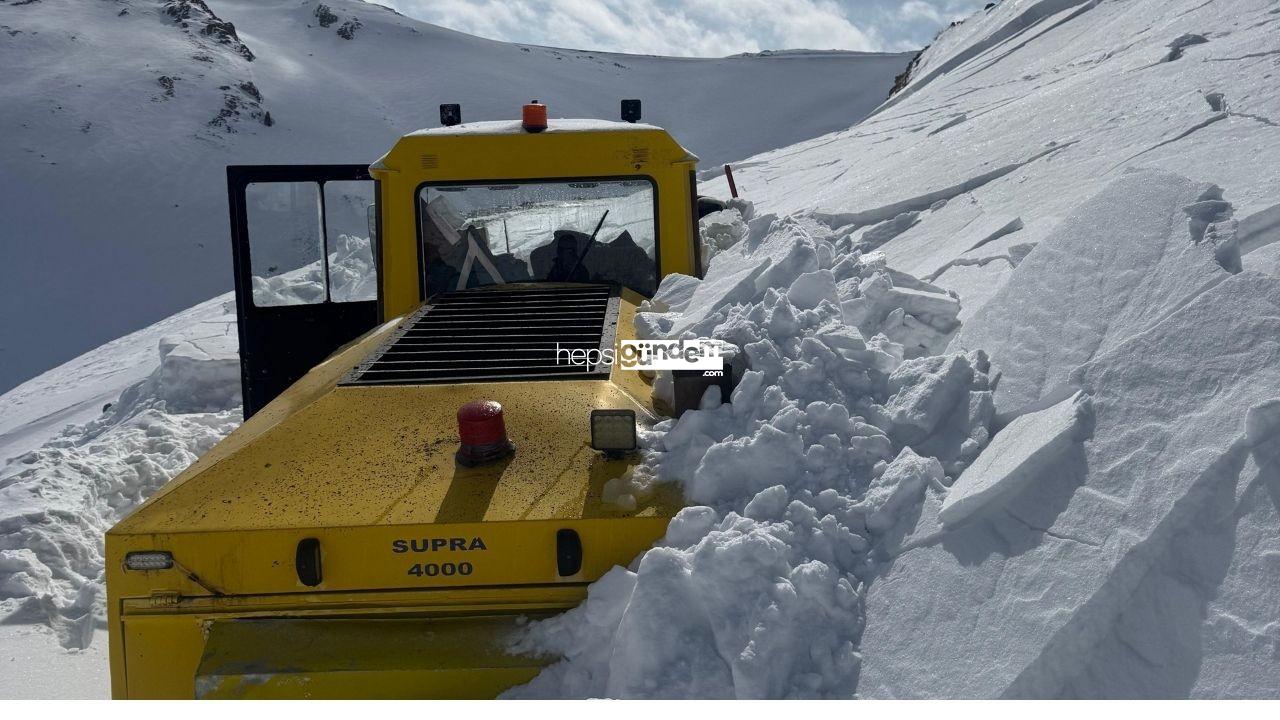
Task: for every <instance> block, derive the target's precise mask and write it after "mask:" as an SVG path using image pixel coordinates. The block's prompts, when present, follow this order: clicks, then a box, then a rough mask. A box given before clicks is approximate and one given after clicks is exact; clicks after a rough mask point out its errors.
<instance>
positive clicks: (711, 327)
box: [0, 0, 1280, 698]
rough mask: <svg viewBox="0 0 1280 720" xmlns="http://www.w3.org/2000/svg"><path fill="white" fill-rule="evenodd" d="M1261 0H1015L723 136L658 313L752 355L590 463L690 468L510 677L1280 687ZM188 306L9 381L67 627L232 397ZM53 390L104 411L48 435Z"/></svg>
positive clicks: (1273, 167)
mask: <svg viewBox="0 0 1280 720" xmlns="http://www.w3.org/2000/svg"><path fill="white" fill-rule="evenodd" d="M1277 28H1280V2H1277V1H1276V0H1239V1H1228V0H1210V1H1209V2H1205V1H1204V0H1172V1H1170V0H1125V1H1120V0H1112V1H1099V0H1003V1H1002V2H999V3H996V4H994V5H993V6H992V7H990V8H988V9H986V10H984V11H980V12H978V13H977V14H975V16H974V17H972V18H970V19H968V20H966V21H965V22H963V23H960V24H958V25H956V26H954V27H952V28H949V29H947V30H944V31H943V32H942V33H941V34H940V35H939V37H938V38H937V40H936V41H935V42H934V43H933V45H932V46H931V47H930V48H928V49H927V50H926V51H925V52H924V53H922V54H921V55H920V56H919V58H917V59H916V60H915V61H914V62H913V63H912V66H911V71H910V74H909V76H907V77H905V78H903V82H902V83H901V89H900V90H899V91H898V92H897V93H896V94H895V95H894V96H893V97H892V98H891V99H890V100H889V101H888V102H886V103H884V104H883V105H882V106H880V107H879V108H878V109H877V110H876V111H875V112H874V113H873V114H872V115H871V116H870V117H868V118H866V119H865V120H862V121H861V122H858V123H857V124H853V125H851V126H850V127H848V128H846V129H843V130H839V131H836V132H833V133H830V134H827V135H825V136H821V137H816V138H814V139H811V140H805V141H802V142H799V143H797V144H795V145H792V146H789V147H785V148H782V149H778V150H773V151H769V152H765V153H762V154H758V155H755V156H753V157H751V158H749V159H748V160H746V161H743V162H741V163H735V166H734V167H735V175H736V178H737V181H738V187H739V189H740V190H741V191H742V192H743V194H744V195H745V197H746V201H744V202H739V203H736V204H734V206H733V207H731V208H730V209H729V210H726V211H725V212H723V213H717V214H715V215H712V216H710V217H708V218H706V219H705V220H704V221H703V239H704V243H705V244H706V245H707V247H708V248H709V251H710V252H713V253H714V258H713V259H712V261H711V263H710V267H709V271H708V273H707V277H706V278H705V279H703V280H702V281H700V282H695V281H692V280H690V279H688V278H674V279H672V280H671V281H669V282H666V283H664V285H663V287H662V288H660V290H659V293H658V295H657V296H656V297H655V299H654V300H653V301H652V302H651V303H650V305H649V307H648V308H647V310H649V312H648V313H646V314H643V315H641V316H640V319H639V320H638V325H639V327H638V329H639V330H640V331H641V332H642V333H643V334H645V335H646V336H647V337H680V336H682V335H685V334H687V333H692V334H693V335H702V336H713V337H717V338H720V339H722V340H724V341H726V342H728V343H731V344H732V345H734V346H736V347H737V348H738V352H739V354H740V357H742V358H744V359H745V365H746V367H747V372H745V373H743V375H742V377H741V378H740V380H739V383H738V388H737V390H736V391H735V393H734V395H733V397H732V403H731V404H722V405H718V406H711V405H708V406H707V407H706V408H705V409H703V410H697V411H690V412H688V413H686V414H685V415H684V416H683V417H681V418H680V419H679V421H667V422H664V423H660V424H659V425H658V426H656V427H655V428H654V429H653V431H652V432H650V433H645V435H644V437H643V438H642V442H643V446H644V448H645V451H644V456H643V458H644V462H643V463H642V465H641V466H640V467H639V468H638V469H637V471H636V472H635V473H634V474H633V475H632V476H630V477H628V478H627V479H626V480H625V481H619V482H613V483H611V484H610V486H608V487H607V488H606V497H609V498H611V499H613V500H614V501H617V502H621V503H626V502H628V501H630V500H632V499H634V498H635V497H636V496H639V495H643V494H644V493H646V492H649V491H650V490H651V488H652V486H653V484H654V483H658V482H675V483H679V484H680V485H681V487H682V488H683V490H684V493H685V496H686V498H687V499H688V501H689V503H690V507H688V508H686V509H685V510H684V511H682V512H681V513H680V515H679V516H677V518H675V519H674V520H673V521H672V523H671V525H670V526H669V528H668V532H667V535H666V537H664V538H663V539H662V540H661V541H660V542H659V543H658V544H657V546H655V548H653V549H652V550H650V551H648V552H646V553H645V554H643V555H642V556H641V557H640V558H637V560H636V561H635V562H634V563H632V564H631V566H630V567H628V568H615V569H614V570H613V571H612V572H610V573H609V574H608V575H606V576H605V577H604V578H602V579H601V580H600V581H599V582H597V583H596V584H594V585H593V586H592V588H591V590H590V595H589V599H588V601H587V603H586V604H585V605H584V606H583V607H581V608H578V609H575V610H572V611H570V612H568V613H565V614H564V615H562V616H560V617H557V618H553V619H551V620H548V621H544V622H540V623H534V624H533V625H532V626H531V627H530V629H529V631H528V632H527V633H526V634H524V635H523V636H521V637H519V638H514V639H513V648H514V649H515V650H518V651H524V652H542V653H548V654H551V655H553V656H555V657H557V658H559V661H558V662H556V663H555V664H553V665H552V666H550V667H549V668H548V669H547V670H546V671H544V672H543V673H542V675H540V676H539V677H538V678H537V679H536V680H535V681H534V682H533V683H531V684H529V685H527V686H525V687H523V688H518V689H516V690H514V691H513V693H512V694H513V695H516V696H534V697H540V696H600V695H607V696H618V697H649V696H655V695H662V694H666V695H670V696H728V697H851V696H854V695H855V694H856V695H857V696H860V697H873V698H874V697H1271V698H1275V697H1280V685H1278V684H1277V678H1280V621H1278V620H1277V617H1276V610H1275V609H1276V608H1277V607H1280V566H1277V563H1276V558H1277V557H1280V540H1278V539H1277V538H1278V537H1280V533H1278V532H1277V530H1278V529H1280V449H1278V448H1277V437H1280V344H1277V342H1276V338H1280V182H1278V180H1280V176H1278V173H1280V170H1278V169H1277V168H1278V167H1280V163H1278V162H1277V161H1278V160H1280V126H1278V123H1280V84H1277V83H1276V82H1275V77H1276V75H1277V73H1280V47H1278V46H1277V45H1276V37H1277V33H1276V30H1277ZM357 32H359V31H358V30H357ZM241 35H242V37H245V35H244V33H241ZM246 42H250V41H249V40H247V39H246ZM273 117H274V115H273ZM713 175H714V170H713V169H712V170H711V171H708V172H706V174H705V178H706V181H705V183H704V188H703V189H704V190H705V191H708V192H710V193H712V194H719V195H725V194H727V190H726V187H725V185H724V183H723V180H721V179H720V178H717V177H713ZM166 322H168V323H170V324H169V325H168V326H167V327H165V328H164V329H159V328H157V329H154V330H147V331H143V332H140V333H138V334H135V335H134V336H130V337H128V338H123V339H121V340H119V341H117V342H116V343H114V344H113V345H111V346H105V347H103V348H100V349H99V350H97V351H94V352H93V353H90V354H88V355H86V356H85V357H83V358H81V359H78V360H77V361H75V362H74V363H73V364H69V365H68V366H65V367H64V368H59V369H56V370H54V371H51V372H49V373H45V374H44V375H42V376H40V377H39V378H36V379H35V380H33V381H32V382H30V383H27V384H25V385H23V386H20V387H19V388H17V389H15V390H14V391H11V392H10V393H8V394H7V395H5V396H0V409H3V413H0V417H3V418H7V417H9V416H10V414H11V413H13V412H24V413H26V414H25V415H22V416H21V417H19V419H18V421H16V422H13V423H11V424H8V425H0V433H7V435H4V436H0V437H7V438H9V443H10V445H9V447H10V448H12V449H13V450H14V451H16V450H19V449H21V448H19V447H18V445H22V444H25V445H26V447H29V448H33V449H32V450H31V451H30V452H28V453H26V454H24V455H21V456H19V457H17V458H16V459H15V460H13V461H11V462H10V464H9V465H8V466H6V467H5V468H3V469H0V508H3V509H4V510H3V513H4V514H3V516H0V609H2V610H3V612H5V613H7V617H8V618H9V622H20V623H30V624H31V627H39V626H43V627H47V628H50V630H48V631H45V632H46V633H49V634H52V635H55V636H56V637H57V639H58V640H59V641H60V642H61V643H62V645H63V646H65V647H84V646H85V645H86V644H88V652H94V651H95V648H99V647H100V645H101V634H100V633H99V634H98V637H97V638H94V637H93V630H94V626H95V624H96V623H97V622H99V620H98V618H99V617H100V608H99V607H98V606H97V603H100V578H101V575H100V573H101V557H100V555H101V545H100V542H98V541H97V539H96V537H95V533H98V532H100V531H101V528H102V527H103V526H104V524H106V523H109V522H110V519H111V518H112V517H114V516H116V515H118V514H119V513H121V512H124V511H126V510H127V508H128V507H130V506H131V504H132V503H133V502H136V498H137V497H139V496H141V495H142V494H145V493H146V492H148V491H149V490H151V489H153V488H154V487H155V486H156V485H157V484H158V483H160V482H163V481H164V479H165V478H166V477H171V476H172V474H173V473H175V472H177V470H178V469H179V468H180V467H181V466H182V465H183V464H184V463H185V462H189V459H190V458H191V457H193V456H194V455H196V454H198V453H199V452H200V451H201V450H202V449H203V448H205V447H207V446H208V444H209V443H211V442H212V441H214V440H216V437H217V436H218V435H219V434H220V433H223V432H225V431H226V430H228V429H229V428H230V426H232V425H234V423H235V417H236V412H237V408H236V407H235V402H236V401H235V398H234V397H232V396H230V395H228V394H227V393H226V388H228V387H234V374H233V372H232V368H234V346H233V344H229V343H228V342H227V341H226V340H225V338H226V337H227V335H226V333H227V329H228V327H229V325H228V323H229V319H228V318H227V317H226V316H225V308H224V307H223V305H222V302H221V301H220V300H215V301H209V302H208V303H206V304H205V305H203V306H200V307H197V308H193V309H192V310H190V311H189V312H188V313H187V314H186V315H185V316H183V317H181V318H179V317H177V316H175V318H172V319H171V320H170V321H166ZM160 336H163V337H164V339H158V338H159V337H160ZM157 344H158V346H159V350H160V352H161V354H162V355H163V359H162V360H161V359H152V360H151V361H150V362H148V363H146V364H143V363H142V358H144V357H146V356H147V352H148V351H147V348H148V346H150V347H151V348H155V347H156V346H157ZM152 352H154V350H152ZM152 357H154V356H152ZM157 363H159V367H157V366H156V365H157ZM98 377H101V378H103V380H100V381H99V380H97V379H96V378H98ZM130 380H136V381H137V383H136V384H134V385H133V386H131V387H130V389H129V390H128V391H126V392H125V393H124V394H123V395H122V396H121V397H120V398H119V400H117V401H116V402H115V404H114V405H113V406H112V408H111V409H110V410H108V411H107V412H105V413H103V414H101V415H98V414H97V413H96V411H95V408H94V407H93V406H94V404H96V403H97V402H98V400H99V399H101V398H102V397H110V392H108V391H107V390H106V388H109V387H111V386H112V384H113V383H126V382H128V381H130ZM659 384H661V383H659ZM73 386H74V388H73ZM56 392H63V393H64V395H63V396H62V398H57V399H51V400H49V401H48V406H47V408H48V409H58V411H59V412H62V413H64V414H63V415H60V416H58V417H59V418H61V417H67V418H70V417H74V418H76V419H77V420H78V421H80V422H81V423H82V424H80V425H77V426H75V427H72V428H70V429H68V430H66V431H65V432H63V433H62V434H61V435H59V436H58V437H57V438H55V439H53V440H52V441H51V442H48V443H46V444H44V445H43V446H41V447H34V445H33V444H32V441H33V439H34V438H35V437H37V435H38V433H37V431H36V430H33V429H32V428H35V429H37V430H38V429H39V428H40V427H41V424H40V422H39V421H35V422H32V421H28V420H27V419H26V418H28V417H29V418H33V419H34V418H37V417H39V416H41V415H42V414H46V413H42V412H39V411H29V410H18V409H19V408H21V407H26V408H30V407H34V406H42V405H43V404H44V400H43V399H42V398H44V397H45V396H46V394H48V395H49V396H50V397H53V395H52V394H53V393H56ZM73 400H74V401H76V404H75V407H76V408H79V409H64V408H67V407H68V405H69V404H70V403H71V402H72V401H73ZM15 417H16V416H15ZM50 422H52V421H51V420H50V421H44V424H45V425H48V424H49V423H50ZM11 507H12V508H20V510H18V511H10V510H9V508H11ZM95 543H96V544H95ZM8 641H9V639H8V638H5V639H4V640H0V642H8ZM13 642H14V643H15V644H14V645H12V646H11V647H26V646H25V645H18V644H16V643H17V642H18V639H14V640H13ZM0 647H2V646H0ZM32 652H33V653H34V651H32ZM40 657H42V658H46V660H45V662H49V663H52V662H55V661H56V660H48V659H47V658H48V657H50V656H49V654H48V652H47V651H45V654H44V655H40ZM61 657H66V656H61ZM74 660H76V661H79V660H81V658H79V657H75V658H74ZM67 662H71V660H67Z"/></svg>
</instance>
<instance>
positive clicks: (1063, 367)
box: [950, 171, 1230, 417]
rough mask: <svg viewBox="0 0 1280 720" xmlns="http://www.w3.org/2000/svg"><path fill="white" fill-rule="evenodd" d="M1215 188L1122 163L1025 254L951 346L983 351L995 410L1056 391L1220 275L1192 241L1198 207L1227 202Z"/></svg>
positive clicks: (1211, 251)
mask: <svg viewBox="0 0 1280 720" xmlns="http://www.w3.org/2000/svg"><path fill="white" fill-rule="evenodd" d="M1221 194H1222V191H1221V190H1220V189H1219V188H1217V187H1216V186H1214V185H1210V184H1208V183H1197V182H1193V181H1191V180H1188V179H1186V178H1183V177H1180V176H1177V175H1173V174H1170V173H1165V172H1158V171H1140V172H1130V173H1126V174H1124V175H1123V176H1121V177H1120V178H1119V179H1117V180H1116V181H1114V182H1112V183H1111V184H1110V185H1108V186H1107V187H1106V188H1105V189H1104V190H1102V191H1101V192H1100V193H1098V194H1097V195H1096V196H1094V197H1093V198H1092V199H1090V200H1088V201H1087V202H1085V203H1083V204H1081V205H1080V206H1079V207H1078V208H1076V209H1075V210H1074V211H1072V212H1071V214H1070V215H1069V216H1068V217H1067V218H1066V219H1065V220H1063V221H1062V223H1061V224H1060V225H1059V226H1058V227H1057V228H1056V229H1055V230H1054V231H1053V232H1052V233H1051V234H1050V235H1049V236H1048V237H1047V238H1045V240H1044V241H1042V242H1040V243H1039V244H1038V245H1037V246H1036V247H1035V249H1034V250H1032V251H1031V252H1030V253H1029V254H1028V255H1027V256H1026V258H1025V259H1024V260H1023V261H1022V262H1021V263H1020V264H1019V265H1018V266H1017V267H1016V268H1015V269H1014V270H1013V272H1012V273H1011V274H1010V275H1009V279H1008V280H1007V281H1006V282H1005V284H1004V286H1003V287H1002V288H1000V290H999V291H997V292H996V294H995V296H994V297H992V299H991V300H990V301H989V302H988V303H987V304H986V305H985V306H983V308H982V309H981V310H980V311H978V313H976V314H975V315H974V317H973V318H972V319H971V320H970V321H969V322H967V323H965V325H964V327H963V328H962V329H961V330H960V332H959V334H958V335H957V336H956V337H955V339H954V340H953V341H952V343H951V346H950V349H952V350H957V349H977V348H981V349H984V350H986V351H987V352H988V353H990V354H991V360H992V362H993V363H994V364H995V366H996V367H997V368H999V369H1000V371H1001V373H1002V377H1001V380H1000V385H999V388H998V389H997V391H996V407H997V409H998V410H999V411H1000V413H1001V415H1002V416H1008V417H1011V416H1013V415H1016V414H1018V412H1019V411H1020V410H1021V409H1023V408H1026V407H1028V406H1032V405H1033V404H1035V403H1036V402H1037V401H1039V400H1040V399H1041V398H1045V397H1053V396H1057V397H1061V396H1062V388H1063V387H1064V386H1065V384H1066V379H1067V374H1068V373H1070V372H1071V371H1072V370H1073V369H1074V368H1076V367H1077V366H1079V365H1081V364H1082V363H1084V362H1087V361H1088V360H1089V359H1090V358H1092V357H1094V356H1095V355H1098V354H1100V353H1104V352H1106V351H1108V350H1109V349H1111V348H1113V347H1115V346H1116V345H1118V344H1119V343H1121V342H1123V341H1124V340H1126V339H1128V338H1129V337H1132V336H1133V335H1135V334H1137V333H1139V332H1141V331H1142V330H1144V329H1145V328H1147V327H1149V326H1150V325H1152V324H1154V323H1156V322H1158V321H1160V320H1161V319H1163V318H1165V317H1167V316H1168V315H1169V314H1170V313H1171V312H1173V311H1175V310H1177V309H1178V308H1179V307H1182V306H1183V305H1185V304H1186V303H1187V302H1188V301H1189V300H1191V299H1192V298H1195V297H1196V296H1197V295H1199V294H1200V293H1203V292H1205V291H1206V290H1207V289H1208V288H1211V287H1213V286H1214V285H1216V284H1218V283H1220V282H1222V281H1223V280H1225V279H1226V278H1228V277H1230V275H1229V274H1228V273H1227V272H1226V271H1225V270H1223V268H1222V267H1221V266H1220V265H1219V263H1218V261H1217V260H1216V259H1215V253H1216V251H1217V247H1216V246H1214V245H1211V244H1210V243H1200V244H1197V242H1196V241H1197V240H1198V239H1199V238H1198V237H1197V235H1200V234H1201V231H1203V232H1207V231H1208V227H1209V226H1210V225H1211V224H1212V223H1208V222H1205V219H1206V217H1208V216H1210V215H1211V216H1212V217H1215V218H1221V217H1223V215H1224V213H1226V208H1224V207H1222V205H1221V204H1219V203H1221ZM1197 203H1209V204H1211V205H1213V208H1214V209H1213V211H1212V212H1210V208H1209V207H1208V206H1206V205H1199V206H1198V207H1196V206H1197ZM1188 208H1192V210H1191V212H1190V213H1189V212H1188V211H1187V209H1188ZM1121 238H1122V239H1121Z"/></svg>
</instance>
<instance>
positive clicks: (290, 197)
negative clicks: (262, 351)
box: [245, 182, 325, 307]
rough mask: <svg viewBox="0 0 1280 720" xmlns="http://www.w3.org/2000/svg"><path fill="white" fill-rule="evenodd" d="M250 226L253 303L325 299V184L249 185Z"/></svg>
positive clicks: (296, 302) (247, 191)
mask: <svg viewBox="0 0 1280 720" xmlns="http://www.w3.org/2000/svg"><path fill="white" fill-rule="evenodd" d="M245 211H246V213H247V215H248V222H249V245H250V250H249V254H250V268H251V271H252V273H253V304H254V305H257V306H259V307H271V306H277V305H308V304H311V303H320V302H324V300H325V280H324V268H323V267H322V264H321V260H322V259H323V258H324V238H323V235H322V229H321V214H320V185H319V184H318V183H314V182H270V183H250V184H249V185H248V186H247V187H246V188H245Z"/></svg>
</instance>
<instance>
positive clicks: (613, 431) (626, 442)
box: [591, 410, 636, 456]
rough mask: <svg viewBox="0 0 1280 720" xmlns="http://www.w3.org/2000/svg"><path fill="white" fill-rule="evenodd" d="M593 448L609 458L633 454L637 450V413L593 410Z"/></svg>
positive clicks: (631, 411)
mask: <svg viewBox="0 0 1280 720" xmlns="http://www.w3.org/2000/svg"><path fill="white" fill-rule="evenodd" d="M591 447H592V448H593V449H595V450H599V451H600V452H602V453H604V454H605V455H609V456H618V455H624V454H626V453H629V452H633V451H634V450H635V449H636V412H635V411H634V410H592V411H591Z"/></svg>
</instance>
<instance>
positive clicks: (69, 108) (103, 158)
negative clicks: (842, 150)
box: [0, 0, 909, 391]
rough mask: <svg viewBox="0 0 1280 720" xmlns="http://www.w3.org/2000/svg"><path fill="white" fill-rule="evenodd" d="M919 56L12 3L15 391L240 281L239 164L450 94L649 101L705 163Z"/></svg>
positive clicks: (300, 149) (808, 116)
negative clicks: (234, 240) (236, 253)
mask: <svg viewBox="0 0 1280 720" xmlns="http://www.w3.org/2000/svg"><path fill="white" fill-rule="evenodd" d="M563 44H564V45H578V46H583V45H590V38H573V37H567V38H565V39H564V43H563ZM908 59H909V56H907V55H901V54H885V55H878V54H861V53H841V52H804V53H800V54H794V55H793V54H787V55H777V56H763V57H741V58H723V59H691V58H663V57H645V56H632V55H616V54H609V53H599V52H593V51H582V50H561V49H554V48H543V47H533V46H521V45H511V44H506V43H500V42H493V41H489V40H483V39H480V38H476V37H472V36H468V35H464V34H461V33H457V32H453V31H450V30H445V29H443V28H439V27H434V26H431V25H427V24H424V23H420V22H417V21H414V20H411V19H409V18H406V17H403V16H400V15H398V14H396V13H394V12H392V11H391V10H388V9H386V8H384V7H381V6H378V5H372V4H366V3H363V2H359V1H358V0H330V1H328V2H324V3H321V2H318V1H316V0H275V1H271V2H260V1H257V0H252V1H249V0H209V2H204V1H203V0H93V1H92V2H85V1H84V0H38V1H37V2H12V1H11V2H0V67H3V68H5V76H6V78H5V82H4V83H3V84H2V85H0V107H4V108H5V111H4V112H3V113H0V137H3V138H5V141H4V143H2V144H0V217H3V218H4V219H5V222H4V223H3V229H0V247H3V248H4V260H5V262H3V263H0V391H3V390H8V389H10V388H12V387H13V386H15V385H16V384H18V383H19V382H21V381H23V380H26V379H28V378H30V377H32V376H34V375H35V374H37V373H39V372H42V371H44V370H47V369H49V368H50V367H52V366H54V365H56V364H58V363H61V362H63V361H66V360H68V359H70V358H72V357H74V356H75V355H78V354H80V353H82V352H84V351H86V350H89V349H91V348H93V347H96V346H98V345H100V344H102V343H103V342H106V341H108V340H111V339H112V338H116V337H119V336H120V335H123V334H125V333H128V332H132V331H134V330H137V329H139V328H142V327H144V326H146V325H148V324H150V323H152V322H155V321H157V320H159V319H161V318H163V317H166V316H168V315H170V314H172V313H174V312H177V311H178V310H181V309H182V308H186V307H190V306H191V305H194V304H195V303H197V302H200V301H202V300H204V299H207V298H209V297H211V296H213V295H216V294H218V293H220V292H224V291H226V290H228V289H230V286H231V272H230V264H229V258H230V254H229V252H228V242H227V235H228V233H227V220H226V218H227V210H226V201H225V188H226V179H225V175H224V172H223V168H224V166H226V165H228V164H237V163H244V164H250V163H303V162H311V163H358V162H371V161H372V160H374V159H376V158H377V157H379V156H380V155H381V154H382V153H383V152H384V151H385V150H386V149H387V148H388V147H390V146H391V144H392V143H393V142H394V141H395V139H396V138H398V137H399V136H400V135H401V134H403V133H404V132H408V131H410V130H414V129H417V128H420V127H425V126H428V125H434V124H436V122H437V106H438V105H439V104H440V103H442V102H459V103H462V106H463V116H464V119H465V120H492V119H506V118H511V117H513V116H514V114H515V113H517V112H518V111H519V107H520V105H521V104H522V103H525V102H528V101H529V100H530V99H531V98H532V97H537V98H538V99H539V100H542V101H543V102H545V103H547V104H548V105H549V107H550V111H551V113H552V115H553V117H602V118H609V119H613V118H616V117H617V114H618V101H619V99H621V98H626V97H638V98H641V99H642V100H643V101H644V103H645V106H644V113H645V119H646V120H648V121H651V122H655V123H658V124H661V125H664V126H665V127H667V128H668V129H670V130H671V131H672V132H674V133H675V134H676V136H677V137H678V138H680V139H681V140H682V142H684V143H685V144H686V145H687V146H688V147H689V148H690V149H692V150H693V151H694V152H696V153H698V154H699V155H700V156H701V157H702V159H703V161H704V163H706V164H708V165H711V164H715V163H723V162H726V161H729V160H733V159H737V158H741V157H745V156H747V155H751V154H754V153H758V152H762V151H764V150H768V149H772V148H776V147H781V146H783V145H788V144H791V143H793V142H797V141H800V140H803V139H806V138H810V137H814V136H815V135H820V134H822V133H826V132H830V131H832V130H837V129H840V128H844V127H848V126H849V125H850V124H851V123H853V122H856V121H857V120H859V119H861V118H862V117H864V116H866V114H867V113H869V112H870V111H871V110H873V109H874V108H875V107H876V106H877V105H878V104H879V103H880V102H881V101H882V100H883V99H884V97H885V95H886V94H887V92H888V88H889V87H890V86H891V85H892V82H893V77H894V75H895V74H896V73H899V72H901V70H902V68H903V66H904V65H905V64H906V62H907V60H908ZM744 87H752V88H754V90H753V91H752V92H743V90H742V88H744ZM762 98H768V102H762V101H761V99H762Z"/></svg>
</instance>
